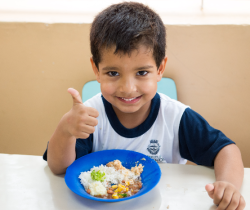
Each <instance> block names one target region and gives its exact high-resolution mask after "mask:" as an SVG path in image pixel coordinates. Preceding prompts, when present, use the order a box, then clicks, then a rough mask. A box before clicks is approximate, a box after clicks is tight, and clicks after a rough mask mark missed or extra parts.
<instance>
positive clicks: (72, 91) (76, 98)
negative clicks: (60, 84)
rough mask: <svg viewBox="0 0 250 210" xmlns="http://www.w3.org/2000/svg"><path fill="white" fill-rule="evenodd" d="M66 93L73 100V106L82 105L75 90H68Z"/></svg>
mask: <svg viewBox="0 0 250 210" xmlns="http://www.w3.org/2000/svg"><path fill="white" fill-rule="evenodd" d="M68 92H69V93H70V95H71V96H72V98H73V105H74V104H82V98H81V96H80V94H79V92H78V91H77V90H75V89H74V88H69V89H68Z"/></svg>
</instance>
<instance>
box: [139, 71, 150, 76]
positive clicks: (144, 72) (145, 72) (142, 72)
mask: <svg viewBox="0 0 250 210" xmlns="http://www.w3.org/2000/svg"><path fill="white" fill-rule="evenodd" d="M147 74H148V72H147V71H138V72H137V75H139V76H145V75H147Z"/></svg>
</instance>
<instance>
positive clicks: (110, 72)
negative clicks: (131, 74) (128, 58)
mask: <svg viewBox="0 0 250 210" xmlns="http://www.w3.org/2000/svg"><path fill="white" fill-rule="evenodd" d="M108 75H109V76H111V77H115V76H119V74H118V72H116V71H109V72H108Z"/></svg>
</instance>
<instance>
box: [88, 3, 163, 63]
mask: <svg viewBox="0 0 250 210" xmlns="http://www.w3.org/2000/svg"><path fill="white" fill-rule="evenodd" d="M140 44H143V45H145V46H147V47H149V48H150V49H151V50H153V57H154V60H155V63H156V66H157V68H159V66H160V64H161V62H162V60H163V59H164V57H165V49H166V29H165V26H164V24H163V22H162V20H161V18H160V17H159V15H158V14H156V13H155V12H154V11H153V10H152V9H150V8H149V7H148V6H145V5H143V4H141V3H136V2H124V3H119V4H113V5H111V6H110V7H108V8H106V9H105V10H103V11H102V12H101V13H99V14H98V15H97V16H96V17H95V19H94V21H93V23H92V26H91V31H90V45H91V53H92V56H93V61H94V63H95V65H96V67H97V68H98V64H99V63H100V62H101V53H102V50H103V49H105V48H106V49H108V48H110V47H113V46H115V47H116V49H115V52H114V53H115V54H117V53H125V54H126V53H127V54H129V55H130V53H131V51H132V50H134V49H137V48H138V46H139V45H140Z"/></svg>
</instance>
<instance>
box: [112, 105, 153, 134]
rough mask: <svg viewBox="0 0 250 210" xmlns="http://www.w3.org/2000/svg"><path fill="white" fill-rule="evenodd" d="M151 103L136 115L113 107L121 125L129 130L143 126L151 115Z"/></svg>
mask: <svg viewBox="0 0 250 210" xmlns="http://www.w3.org/2000/svg"><path fill="white" fill-rule="evenodd" d="M150 108H151V103H149V104H145V105H144V106H143V107H142V108H141V109H140V110H138V111H137V112H134V113H124V112H121V111H120V110H118V109H117V108H116V107H114V106H113V109H114V111H115V113H116V116H117V118H118V119H119V121H120V123H121V124H122V125H123V126H124V127H125V128H128V129H132V128H135V127H137V126H139V125H140V124H142V123H143V122H144V121H145V120H146V119H147V117H148V115H149V113H150Z"/></svg>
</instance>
